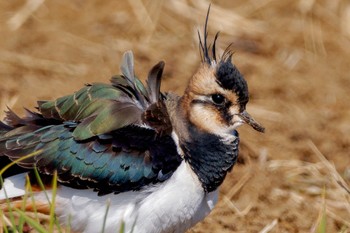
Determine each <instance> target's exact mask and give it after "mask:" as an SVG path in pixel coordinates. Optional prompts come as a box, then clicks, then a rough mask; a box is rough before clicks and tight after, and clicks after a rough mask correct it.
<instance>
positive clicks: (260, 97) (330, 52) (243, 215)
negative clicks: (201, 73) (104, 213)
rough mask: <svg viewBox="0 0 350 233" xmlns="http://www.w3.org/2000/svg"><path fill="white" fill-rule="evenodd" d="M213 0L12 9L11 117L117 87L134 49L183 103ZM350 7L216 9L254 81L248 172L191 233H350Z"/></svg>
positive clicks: (3, 102) (239, 5)
mask: <svg viewBox="0 0 350 233" xmlns="http://www.w3.org/2000/svg"><path fill="white" fill-rule="evenodd" d="M208 5H209V2H208V1H194V0H192V1H190V0H188V1H185V0H179V1H175V0H172V1H141V0H132V1H98V0H90V1H82V0H75V1H71V0H60V1H44V0H28V1H24V0H11V1H0V32H1V36H0V110H1V112H0V117H1V118H3V116H4V114H3V110H5V109H6V106H9V107H11V108H12V109H13V110H14V111H16V112H17V113H20V114H22V113H24V111H23V107H27V108H29V109H34V107H35V106H36V101H37V100H48V99H54V98H57V97H60V96H62V95H66V94H70V93H72V92H74V91H76V90H78V89H79V88H80V87H82V86H83V85H84V84H85V83H91V82H108V81H109V78H110V77H111V76H112V75H113V74H117V73H119V64H120V59H121V56H122V54H123V52H125V51H126V50H133V52H134V55H135V60H136V72H137V74H138V76H139V77H141V78H145V77H146V75H147V72H148V70H149V69H150V68H151V67H152V65H153V64H155V63H157V62H158V61H159V60H165V61H166V68H165V79H164V82H163V86H162V90H164V91H173V92H177V93H179V94H181V93H182V92H183V90H184V88H185V86H186V83H187V80H188V79H189V78H190V77H191V75H192V74H193V73H194V72H195V70H196V68H197V67H198V65H199V63H200V59H199V52H198V39H197V29H198V28H200V29H201V28H202V27H203V24H204V20H205V14H206V11H207V8H208ZM349 25H350V2H349V1H346V0H320V1H313V0H298V1H296V0H285V1H277V0H267V1H259V0H250V1H244V0H236V1H224V0H218V1H212V11H211V14H210V19H209V38H213V36H214V35H215V33H216V32H217V31H220V38H219V47H220V51H221V52H222V51H223V50H224V49H225V48H226V46H228V45H229V44H230V43H231V42H232V43H233V44H232V49H233V50H234V51H235V54H234V57H233V60H234V63H235V64H236V65H237V67H238V68H239V69H240V70H241V72H242V73H243V74H244V75H245V77H246V79H247V81H248V83H249V89H250V96H251V100H250V102H249V104H248V111H249V112H250V114H251V115H253V116H254V117H255V119H257V120H258V121H259V122H261V123H263V125H264V126H265V127H266V129H267V130H266V133H265V134H260V133H257V132H255V131H253V130H252V129H251V128H249V127H247V126H243V127H242V128H240V130H239V132H240V135H241V142H242V145H241V154H240V159H239V164H238V165H237V166H235V168H234V169H233V171H232V172H231V173H230V174H229V175H228V177H227V179H226V180H225V182H224V184H223V186H222V187H221V192H220V193H221V196H220V201H219V203H218V205H217V207H216V208H215V210H214V211H213V212H212V213H211V214H210V215H209V216H208V217H207V218H206V219H205V221H203V222H202V223H200V224H198V225H197V226H196V227H195V228H193V229H191V230H190V231H189V232H196V233H197V232H223V233H225V232H322V229H320V228H319V227H318V226H319V225H320V222H322V220H321V219H322V218H321V216H322V215H323V214H325V215H326V232H350V193H349V184H350V155H349V152H350V136H349V135H350V99H349V92H350V26H349Z"/></svg>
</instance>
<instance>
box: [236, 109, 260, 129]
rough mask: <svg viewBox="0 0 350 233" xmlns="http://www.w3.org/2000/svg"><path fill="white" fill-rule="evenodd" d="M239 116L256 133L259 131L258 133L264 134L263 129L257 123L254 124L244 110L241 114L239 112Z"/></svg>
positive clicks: (252, 119)
mask: <svg viewBox="0 0 350 233" xmlns="http://www.w3.org/2000/svg"><path fill="white" fill-rule="evenodd" d="M239 116H240V117H241V118H242V120H243V121H244V122H245V123H247V124H248V125H250V126H251V127H252V128H253V129H255V130H256V131H259V132H260V133H264V132H265V128H264V127H263V126H262V125H260V124H259V123H258V122H256V121H255V120H254V118H253V117H252V116H251V115H249V113H248V112H247V111H246V110H244V111H243V112H241V113H240V114H239Z"/></svg>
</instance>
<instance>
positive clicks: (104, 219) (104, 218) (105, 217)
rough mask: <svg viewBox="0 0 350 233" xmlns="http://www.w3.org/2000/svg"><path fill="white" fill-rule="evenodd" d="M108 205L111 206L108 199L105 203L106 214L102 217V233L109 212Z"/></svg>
mask: <svg viewBox="0 0 350 233" xmlns="http://www.w3.org/2000/svg"><path fill="white" fill-rule="evenodd" d="M110 205H111V200H110V199H108V200H107V203H106V213H105V216H104V217H103V224H102V233H104V232H105V228H106V222H107V215H108V211H109V207H110Z"/></svg>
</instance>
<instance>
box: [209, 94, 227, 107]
mask: <svg viewBox="0 0 350 233" xmlns="http://www.w3.org/2000/svg"><path fill="white" fill-rule="evenodd" d="M211 99H212V100H213V102H214V104H217V105H222V104H224V103H225V97H224V96H223V95H221V94H213V95H212V96H211Z"/></svg>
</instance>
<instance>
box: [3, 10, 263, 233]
mask: <svg viewBox="0 0 350 233" xmlns="http://www.w3.org/2000/svg"><path fill="white" fill-rule="evenodd" d="M208 13H209V10H208ZM207 23H208V15H207V18H206V23H205V27H204V33H203V35H204V36H203V37H202V38H201V36H199V47H200V51H201V59H202V63H201V64H200V66H199V68H198V70H197V72H196V73H195V74H194V75H193V76H192V78H191V79H190V80H189V83H188V85H187V88H186V90H185V92H184V94H183V95H182V96H178V95H176V94H173V93H162V92H160V85H161V78H162V73H163V69H164V62H162V61H161V62H159V63H158V64H156V65H155V66H154V67H153V68H152V69H151V70H150V71H149V74H148V78H147V82H146V85H144V84H143V83H142V82H141V81H140V80H139V79H138V78H137V77H136V76H135V74H134V62H133V54H132V53H131V52H126V53H125V54H124V57H123V60H122V63H121V73H122V74H121V75H117V76H114V77H112V79H111V83H110V84H103V83H93V84H88V85H86V86H85V87H83V88H82V89H80V90H78V91H77V92H75V93H74V94H72V95H68V96H64V97H61V98H58V99H56V100H55V101H38V107H37V111H30V110H27V109H26V113H27V114H26V116H25V117H19V116H17V115H16V114H15V113H14V112H13V111H11V110H10V109H9V110H8V111H7V112H6V117H5V119H4V120H3V122H0V163H1V165H0V168H3V167H5V166H6V165H8V164H9V163H10V162H12V161H15V163H16V165H15V166H12V167H11V168H10V169H9V171H8V173H6V171H5V172H4V174H3V180H4V181H3V183H2V188H1V190H0V200H2V201H4V200H5V199H6V200H10V201H11V204H12V205H13V206H17V207H20V206H22V207H23V199H24V198H23V196H24V195H25V193H26V190H27V189H28V183H30V184H31V186H32V187H31V189H32V192H33V198H34V199H35V205H37V207H35V206H33V205H34V204H32V202H28V203H27V204H25V206H24V207H23V208H25V209H26V210H27V211H30V210H33V209H37V211H42V212H45V211H49V210H50V207H49V205H50V202H51V201H52V199H53V198H54V199H55V216H56V218H57V219H58V220H59V222H60V223H62V224H63V225H66V226H70V228H71V229H72V230H73V231H74V232H86V233H96V232H106V233H109V232H120V229H123V232H128V233H130V232H133V233H166V232H185V231H186V230H187V229H189V228H191V227H192V226H194V225H195V224H196V223H197V222H199V221H201V220H202V219H204V217H205V216H207V215H208V214H209V213H210V212H211V210H212V209H213V208H214V206H215V204H216V203H217V201H218V189H219V186H220V185H221V184H222V182H223V181H224V179H225V177H226V175H227V173H228V172H229V171H231V169H232V167H233V165H234V164H235V162H236V160H237V156H238V147H239V136H238V133H237V131H236V129H237V127H238V126H240V125H242V124H244V123H246V124H248V125H250V126H251V127H252V128H254V129H255V130H257V131H259V132H263V131H264V128H263V127H262V126H261V125H260V124H259V123H257V122H256V121H255V120H254V119H253V118H252V117H251V116H250V115H249V114H248V113H247V111H246V105H247V103H248V100H249V93H248V87H247V82H246V81H245V79H244V78H243V76H242V75H241V73H240V72H239V71H238V69H237V68H236V66H235V65H233V64H232V61H231V58H232V54H233V53H232V52H231V51H230V48H229V47H228V48H227V49H226V50H225V51H224V52H223V54H222V55H220V56H217V54H216V41H217V38H218V33H217V34H216V36H215V39H214V40H213V42H212V46H210V45H208V42H207V40H208V39H207V34H208V33H207ZM28 155H29V156H28ZM36 171H37V172H36ZM37 173H39V175H40V177H41V181H40V182H39V181H38V179H37V175H36V174H37ZM52 177H57V182H58V186H57V188H56V189H55V191H54V193H55V195H53V189H52V185H51V184H52ZM40 184H43V185H44V187H45V190H43V185H40ZM26 187H27V188H26ZM2 203H4V202H2ZM4 206H6V207H7V206H8V202H6V204H3V205H2V207H4Z"/></svg>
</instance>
